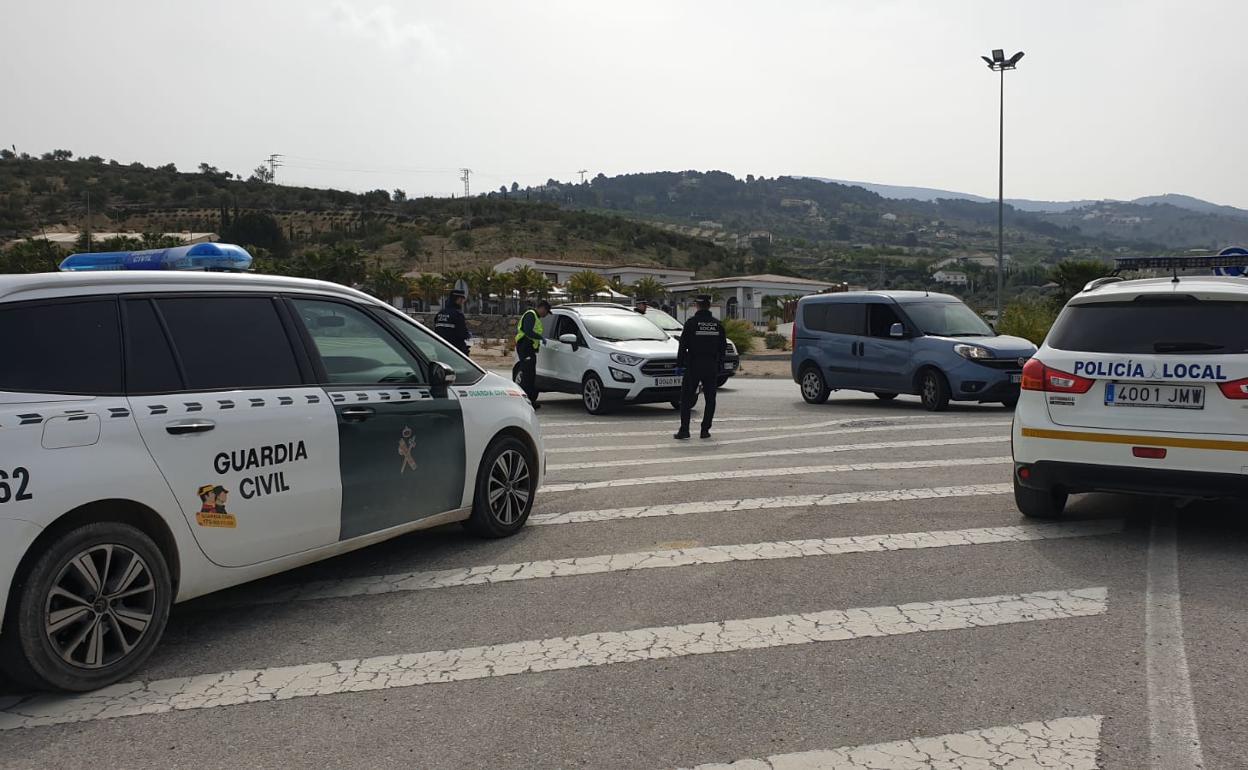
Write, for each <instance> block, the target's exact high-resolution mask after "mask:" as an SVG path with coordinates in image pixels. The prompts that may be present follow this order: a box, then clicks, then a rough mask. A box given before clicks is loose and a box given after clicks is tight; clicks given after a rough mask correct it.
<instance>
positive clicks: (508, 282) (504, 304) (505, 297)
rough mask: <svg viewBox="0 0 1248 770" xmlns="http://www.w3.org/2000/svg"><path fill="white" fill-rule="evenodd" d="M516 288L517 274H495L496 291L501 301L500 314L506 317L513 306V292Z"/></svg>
mask: <svg viewBox="0 0 1248 770" xmlns="http://www.w3.org/2000/svg"><path fill="white" fill-rule="evenodd" d="M515 287H516V276H515V273H495V274H494V291H495V292H496V293H497V294H498V299H499V301H500V312H501V313H502V314H503V315H506V314H507V313H508V312H510V311H509V308H510V306H511V290H512V289H514V288H515Z"/></svg>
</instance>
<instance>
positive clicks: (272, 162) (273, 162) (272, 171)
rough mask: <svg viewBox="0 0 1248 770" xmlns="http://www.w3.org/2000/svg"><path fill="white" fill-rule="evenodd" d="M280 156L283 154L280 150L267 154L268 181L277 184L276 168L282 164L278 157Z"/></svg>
mask: <svg viewBox="0 0 1248 770" xmlns="http://www.w3.org/2000/svg"><path fill="white" fill-rule="evenodd" d="M281 157H283V156H282V154H281V153H280V152H275V153H272V154H271V155H269V160H268V163H269V182H271V183H273V184H277V168H278V166H281V165H282V162H281V161H280V160H278V159H279V158H281Z"/></svg>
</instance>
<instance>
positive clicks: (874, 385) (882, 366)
mask: <svg viewBox="0 0 1248 770" xmlns="http://www.w3.org/2000/svg"><path fill="white" fill-rule="evenodd" d="M865 308H866V311H867V330H866V331H867V333H866V336H865V337H864V338H863V339H862V341H861V344H860V345H859V348H858V349H859V356H858V375H857V376H858V380H859V387H863V388H868V389H870V390H878V391H884V392H891V393H900V392H904V391H907V390H909V389H910V383H909V369H910V348H911V346H912V344H913V343H912V342H911V340H910V338H909V336H903V337H893V336H891V335H890V334H889V332H890V331H891V330H892V327H893V324H902V327H903V328H905V322H904V321H903V320H902V317H901V315H900V313H898V312H897V306H896V304H894V303H893V302H889V301H887V300H875V301H871V302H867V303H866V305H865Z"/></svg>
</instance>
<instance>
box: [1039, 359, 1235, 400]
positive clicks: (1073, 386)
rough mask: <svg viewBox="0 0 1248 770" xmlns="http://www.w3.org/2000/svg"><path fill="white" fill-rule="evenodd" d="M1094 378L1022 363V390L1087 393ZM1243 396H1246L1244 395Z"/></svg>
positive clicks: (1042, 363)
mask: <svg viewBox="0 0 1248 770" xmlns="http://www.w3.org/2000/svg"><path fill="white" fill-rule="evenodd" d="M1095 382H1096V380H1093V379H1089V378H1087V377H1080V376H1079V375H1077V374H1071V373H1070V372H1063V371H1062V370H1061V369H1054V368H1052V367H1050V366H1045V364H1044V362H1043V361H1041V360H1040V359H1038V358H1030V359H1028V360H1027V363H1025V364H1023V377H1022V388H1023V390H1040V391H1044V392H1046V393H1087V392H1088V391H1089V390H1091V389H1092V385H1093V383H1095ZM1244 398H1248V395H1245V396H1244Z"/></svg>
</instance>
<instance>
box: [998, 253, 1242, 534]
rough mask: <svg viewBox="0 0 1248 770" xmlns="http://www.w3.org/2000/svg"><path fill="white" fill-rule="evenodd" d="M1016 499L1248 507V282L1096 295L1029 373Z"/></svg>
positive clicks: (1102, 288)
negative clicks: (1098, 496)
mask: <svg viewBox="0 0 1248 770" xmlns="http://www.w3.org/2000/svg"><path fill="white" fill-rule="evenodd" d="M1013 454H1014V497H1015V500H1016V502H1017V504H1018V508H1019V510H1020V511H1021V512H1022V513H1023V514H1024V515H1027V516H1033V517H1039V518H1052V517H1056V516H1059V515H1060V514H1061V513H1062V510H1063V508H1064V507H1065V504H1066V499H1067V495H1069V494H1070V493H1075V492H1093V491H1110V492H1128V493H1141V494H1153V495H1167V496H1175V497H1222V496H1233V497H1241V496H1248V280H1245V279H1243V278H1217V277H1183V278H1181V279H1180V278H1177V277H1176V278H1173V279H1172V278H1158V279H1148V280H1134V281H1122V280H1120V279H1117V278H1102V279H1098V280H1096V281H1093V282H1091V283H1089V284H1088V286H1087V287H1085V288H1084V290H1083V291H1082V292H1080V293H1079V294H1077V295H1076V296H1075V297H1074V298H1073V299H1071V300H1070V302H1069V303H1068V304H1067V305H1066V307H1065V309H1064V310H1062V313H1061V315H1060V316H1059V317H1058V319H1057V322H1056V323H1055V324H1054V325H1053V329H1052V330H1051V331H1050V332H1049V335H1048V338H1047V339H1046V340H1045V342H1044V345H1043V346H1041V348H1040V350H1039V351H1037V352H1036V355H1035V357H1034V358H1032V359H1031V360H1030V361H1028V362H1027V364H1026V366H1025V367H1024V368H1023V376H1022V396H1021V398H1020V399H1019V403H1018V408H1017V410H1016V411H1015V413H1014V427H1013Z"/></svg>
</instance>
